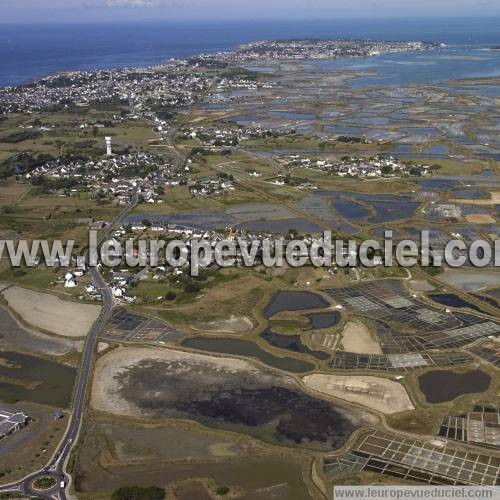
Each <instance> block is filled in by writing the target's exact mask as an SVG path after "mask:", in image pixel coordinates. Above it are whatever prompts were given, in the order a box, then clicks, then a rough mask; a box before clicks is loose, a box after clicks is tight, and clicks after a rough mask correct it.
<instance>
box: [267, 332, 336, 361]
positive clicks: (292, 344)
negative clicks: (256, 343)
mask: <svg viewBox="0 0 500 500" xmlns="http://www.w3.org/2000/svg"><path fill="white" fill-rule="evenodd" d="M260 336H261V337H262V338H263V339H264V340H265V341H266V342H269V344H271V345H272V346H273V347H278V348H279V349H286V350H288V351H293V352H300V353H302V354H307V355H309V356H313V357H314V358H316V359H320V360H325V359H329V358H330V355H329V354H328V353H326V352H323V351H313V350H311V349H309V347H307V346H306V345H305V344H304V343H303V342H302V340H301V339H300V335H285V334H281V333H275V332H273V331H272V330H270V329H266V330H264V331H263V332H262V333H261V334H260Z"/></svg>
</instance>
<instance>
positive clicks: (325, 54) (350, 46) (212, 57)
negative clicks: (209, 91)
mask: <svg viewBox="0 0 500 500" xmlns="http://www.w3.org/2000/svg"><path fill="white" fill-rule="evenodd" d="M433 47H437V44H433V43H426V42H419V41H416V42H386V41H377V40H321V39H304V40H264V41H258V42H252V43H248V44H246V45H243V46H241V47H239V48H238V49H237V50H235V51H227V52H217V53H215V54H203V55H202V56H199V57H198V59H199V60H201V61H206V62H209V61H219V62H233V63H234V62H248V61H256V60H257V61H258V60H268V59H278V60H294V59H295V60H304V59H337V58H339V57H366V56H377V55H381V54H387V53H390V52H411V51H421V50H427V49H430V48H433Z"/></svg>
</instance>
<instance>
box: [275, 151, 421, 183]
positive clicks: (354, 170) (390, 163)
mask: <svg viewBox="0 0 500 500" xmlns="http://www.w3.org/2000/svg"><path fill="white" fill-rule="evenodd" d="M279 161H280V162H281V163H282V164H283V165H285V166H287V167H294V166H295V167H302V168H311V169H315V170H321V171H323V172H327V173H331V174H334V175H338V176H340V177H361V178H363V177H393V176H407V175H412V176H427V175H429V174H430V170H429V169H430V167H429V166H428V165H417V164H414V163H406V162H402V161H400V160H399V159H397V158H394V157H393V156H382V155H377V156H375V157H372V158H357V157H344V158H343V159H342V160H341V161H335V160H329V159H312V158H309V157H304V156H300V155H298V154H292V155H286V156H282V157H280V158H279Z"/></svg>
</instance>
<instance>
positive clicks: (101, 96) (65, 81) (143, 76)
mask: <svg viewBox="0 0 500 500" xmlns="http://www.w3.org/2000/svg"><path fill="white" fill-rule="evenodd" d="M211 81H212V80H211V78H210V77H206V76H204V75H201V74H196V73H194V72H186V71H185V70H182V71H179V68H178V67H177V66H176V65H173V66H171V67H169V71H168V72H167V71H164V68H162V70H160V68H143V69H138V68H132V69H114V70H98V71H78V72H71V73H61V74H56V75H51V76H48V77H46V78H42V79H40V80H37V81H36V82H33V83H30V84H27V85H21V86H18V87H4V88H0V112H3V113H13V112H24V113H30V112H34V111H40V110H45V109H51V108H54V107H58V106H62V107H67V106H69V105H76V106H82V107H85V106H88V105H89V104H91V103H98V102H104V101H110V100H121V101H128V100H130V99H131V96H138V97H137V103H135V104H136V105H137V106H140V103H141V101H142V102H143V103H144V102H146V101H148V102H155V103H156V104H157V105H160V106H162V107H178V106H187V105H190V104H193V103H194V102H196V101H197V99H198V98H199V96H200V95H201V94H202V93H203V92H205V91H206V90H207V89H208V87H209V85H210V84H211Z"/></svg>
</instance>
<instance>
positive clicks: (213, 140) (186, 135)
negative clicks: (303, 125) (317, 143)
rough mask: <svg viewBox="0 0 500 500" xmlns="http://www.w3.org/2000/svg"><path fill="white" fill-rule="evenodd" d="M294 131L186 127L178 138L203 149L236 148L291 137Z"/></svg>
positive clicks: (256, 128)
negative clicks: (249, 142) (245, 143)
mask: <svg viewBox="0 0 500 500" xmlns="http://www.w3.org/2000/svg"><path fill="white" fill-rule="evenodd" d="M293 134H295V131H290V130H275V129H269V128H264V127H242V126H238V127H235V126H230V125H228V126H222V125H221V126H219V127H203V126H199V127H187V128H184V129H183V130H182V131H181V133H180V135H179V137H180V138H181V139H197V140H199V141H200V142H201V143H202V144H203V146H204V147H230V146H237V145H238V144H239V143H240V142H241V141H245V140H249V139H260V138H265V137H278V136H284V135H293Z"/></svg>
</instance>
